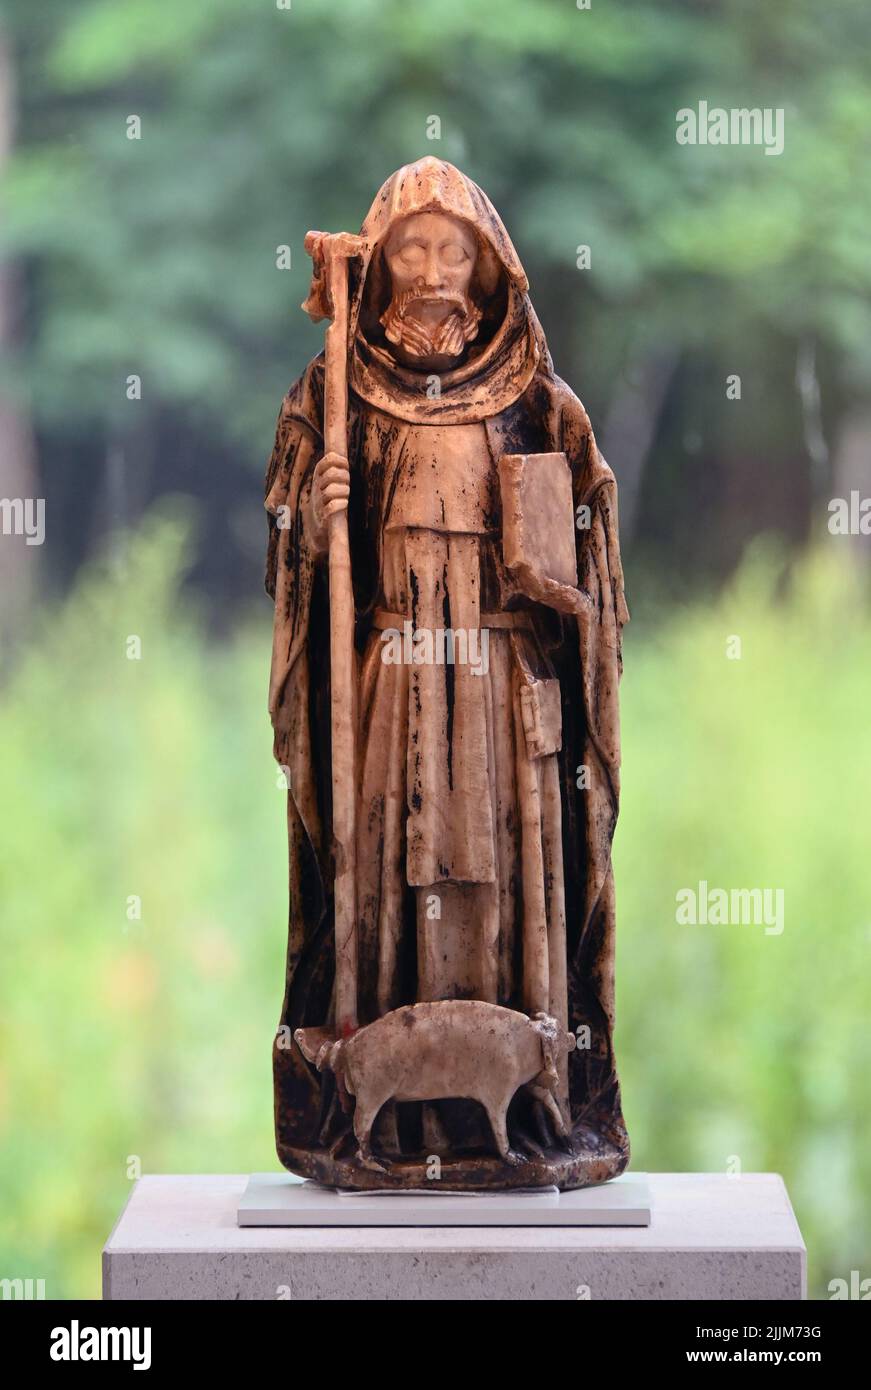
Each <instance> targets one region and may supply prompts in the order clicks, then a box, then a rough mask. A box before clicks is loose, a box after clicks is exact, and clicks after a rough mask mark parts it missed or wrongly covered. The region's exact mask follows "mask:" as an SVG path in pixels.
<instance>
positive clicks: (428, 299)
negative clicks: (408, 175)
mask: <svg viewBox="0 0 871 1390" xmlns="http://www.w3.org/2000/svg"><path fill="white" fill-rule="evenodd" d="M477 253H478V246H477V242H476V240H475V237H474V235H473V233H472V231H471V229H470V228H469V227H467V226H466V224H465V223H463V222H461V221H460V220H459V219H458V218H455V217H449V216H447V215H445V214H443V213H435V212H422V213H417V214H415V215H414V216H413V217H407V218H406V219H405V220H404V221H403V222H401V223H400V224H399V225H398V226H397V227H395V228H394V230H393V232H392V233H391V235H390V236H389V238H388V240H387V244H386V246H385V249H384V255H385V259H386V261H387V267H388V269H389V271H390V278H391V287H392V292H393V294H392V298H391V301H390V304H389V305H388V307H387V310H386V312H385V313H384V314H383V315H382V318H381V323H382V324H383V326H384V332H385V334H386V337H387V340H388V342H390V343H392V344H393V346H394V349H395V352H396V356H397V357H398V358H399V359H400V360H401V361H404V362H406V363H408V364H409V365H411V366H415V367H419V368H422V369H426V368H434V369H436V370H443V369H444V368H445V367H449V366H452V365H454V364H455V363H456V362H457V360H458V359H459V357H460V356H461V355H462V353H463V351H464V350H465V347H466V344H467V343H469V342H471V341H472V339H473V338H474V337H475V336H476V334H477V332H478V324H479V322H480V319H481V310H480V309H479V308H478V307H477V305H476V304H475V303H474V302H473V301H472V299H471V297H470V295H469V285H470V283H471V279H472V274H473V272H474V269H475V261H476V259H477Z"/></svg>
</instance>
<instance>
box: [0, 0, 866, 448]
mask: <svg viewBox="0 0 871 1390" xmlns="http://www.w3.org/2000/svg"><path fill="white" fill-rule="evenodd" d="M6 9H7V16H8V18H7V23H8V26H9V31H10V34H11V36H12V38H13V41H14V42H15V43H16V47H17V61H18V67H19V84H18V85H19V102H20V105H21V126H20V130H19V138H18V148H17V150H16V152H15V154H14V156H13V160H12V164H11V167H10V170H9V175H8V178H7V180H6V187H5V191H4V194H3V197H4V205H5V212H6V218H5V229H4V232H3V236H2V245H3V246H4V247H5V248H6V249H7V250H8V251H9V252H10V253H12V254H17V255H19V256H21V257H24V258H26V261H27V263H28V265H29V267H30V272H31V277H32V284H33V293H34V295H35V299H36V303H37V305H38V325H37V329H36V332H35V333H34V334H33V335H32V337H31V338H30V340H29V341H28V342H26V343H25V344H23V345H22V349H21V352H20V354H19V356H18V358H17V361H16V363H14V364H10V368H9V370H10V372H12V371H13V370H14V374H15V379H17V380H18V382H19V385H20V386H21V388H22V390H24V391H26V392H28V393H29V395H30V396H31V398H32V403H33V409H34V411H35V412H36V413H37V416H38V418H39V419H40V421H41V422H43V423H44V424H45V425H46V426H48V425H51V424H54V425H55V426H57V425H59V424H63V425H64V426H65V427H66V429H67V430H69V429H70V427H75V426H76V425H77V424H81V423H83V422H87V423H90V424H93V423H94V422H97V421H99V422H100V423H101V425H102V426H103V428H105V429H107V430H110V431H111V430H112V429H115V430H118V431H126V432H129V431H130V430H131V429H132V428H133V426H132V423H131V412H130V410H129V408H128V404H127V402H126V401H125V399H124V394H123V390H122V389H121V383H122V382H123V379H124V377H125V376H126V374H127V372H128V371H135V372H137V373H139V374H140V375H141V376H142V379H143V383H144V391H145V395H144V399H145V400H147V401H150V402H151V408H152V409H153V408H154V407H155V406H156V405H158V404H159V405H162V406H163V407H165V408H166V407H170V406H176V407H180V408H183V409H184V410H185V411H190V412H191V413H193V414H194V415H195V416H196V418H197V420H198V422H199V426H200V428H201V429H202V431H203V432H204V433H205V434H208V432H209V431H211V432H212V433H213V434H214V435H215V437H218V438H220V439H224V440H226V439H228V438H229V439H232V440H234V441H236V443H237V447H238V448H239V450H240V451H241V455H242V456H243V457H246V458H248V459H250V460H253V461H256V465H257V467H260V464H261V460H262V456H263V451H264V445H265V444H267V443H268V435H269V429H270V427H271V422H272V420H273V419H274V416H275V411H276V409H277V402H278V401H279V400H280V397H281V395H282V394H283V392H284V390H285V389H286V387H287V385H288V384H289V382H290V381H291V380H292V379H293V378H294V377H295V376H296V375H298V374H299V372H300V370H301V369H302V367H303V365H304V364H305V362H306V360H307V359H308V358H309V357H311V356H312V355H313V353H314V352H315V351H317V349H318V347H319V346H320V333H319V331H318V330H317V329H314V328H312V327H311V326H310V325H307V324H306V323H305V321H304V319H303V316H302V315H301V314H299V313H298V312H296V306H297V305H298V304H299V303H300V301H301V300H302V299H303V298H304V296H305V292H306V288H307V281H308V276H309V265H308V260H307V257H306V256H305V254H304V252H303V247H302V243H303V237H304V235H305V232H306V231H307V230H308V228H309V227H310V226H311V225H312V224H315V225H321V226H323V227H325V228H327V229H330V230H335V229H338V228H340V227H346V228H350V229H354V228H356V227H357V226H358V225H359V223H360V221H361V218H362V216H363V213H364V212H365V210H366V209H367V208H368V206H369V204H370V202H371V200H372V198H373V196H374V194H375V192H376V190H377V189H378V187H379V186H380V184H381V182H382V181H383V179H384V178H385V177H386V176H387V174H389V173H390V172H391V171H392V170H393V169H395V168H397V167H398V166H399V165H401V164H403V163H406V162H407V161H409V160H412V159H417V158H419V157H420V156H421V155H424V154H437V155H440V156H442V157H444V158H447V159H449V160H452V161H454V162H456V163H459V164H460V165H461V166H462V167H463V168H464V169H465V171H466V172H467V173H469V174H470V175H471V176H472V177H473V178H475V179H477V180H478V181H479V182H480V183H481V184H482V186H483V187H485V188H486V190H487V192H488V193H489V194H490V196H491V197H492V199H493V201H494V202H495V204H496V206H497V207H498V208H499V210H500V212H501V213H502V215H503V217H504V219H505V222H506V224H507V226H508V227H509V229H510V231H511V233H512V236H513V237H514V239H515V241H516V243H517V246H518V248H519V250H520V253H521V257H522V258H523V259H524V261H525V262H526V264H527V268H528V269H529V270H530V271H531V273H532V284H533V297H534V299H535V302H536V304H537V307H538V309H539V311H540V313H541V316H542V318H543V322H544V326H545V329H546V331H547V332H548V334H549V335H550V336H551V338H552V345H555V347H556V348H557V351H558V360H559V361H560V363H561V370H562V374H563V375H564V376H566V377H567V379H569V380H570V381H572V382H573V383H574V384H576V385H578V387H579V389H580V391H581V393H582V394H584V396H585V398H590V399H592V401H593V402H594V403H595V404H596V405H598V403H599V399H600V397H606V396H607V394H608V389H609V388H610V386H611V385H612V383H613V379H614V376H615V373H616V372H618V371H619V370H621V369H622V368H623V367H624V366H625V365H626V362H627V358H628V359H629V361H630V364H634V363H636V362H637V360H638V359H639V358H642V359H643V358H644V357H645V355H646V354H647V353H648V352H650V351H662V350H664V349H666V348H669V347H670V348H673V349H674V350H675V351H677V352H678V353H689V354H702V356H703V357H711V356H713V357H714V358H716V359H717V361H718V366H717V372H716V393H714V392H713V391H712V399H713V397H714V394H716V397H717V399H719V397H721V396H722V388H721V382H722V376H723V374H724V372H721V371H720V369H719V358H720V357H722V359H723V360H724V361H731V363H732V367H731V370H736V369H737V368H736V367H735V361H736V357H737V359H738V360H739V361H740V362H742V363H746V369H747V370H748V372H749V370H750V368H751V365H752V367H753V369H754V370H755V371H756V373H757V379H758V380H759V382H760V386H761V385H762V383H764V386H765V390H764V391H763V390H759V391H757V393H756V396H755V398H754V400H753V401H752V402H750V403H749V405H748V408H746V409H745V410H743V411H742V412H740V419H741V425H742V438H743V439H744V440H746V441H749V440H752V439H754V438H756V439H758V438H759V437H760V431H762V432H764V431H765V430H766V428H767V427H768V422H769V421H770V420H771V416H772V406H773V393H774V392H776V391H778V390H779V389H780V383H779V381H778V380H777V377H776V374H775V375H774V379H772V377H771V375H770V368H769V367H768V366H767V365H766V359H770V358H771V357H772V356H774V357H777V356H782V355H783V353H784V352H786V353H787V355H788V354H789V353H790V352H791V351H792V350H793V349H794V346H795V344H796V343H797V342H798V341H800V340H802V339H803V338H805V337H810V338H812V339H813V340H814V341H815V342H819V344H820V357H821V360H822V366H823V370H825V372H826V373H827V376H828V377H829V378H830V379H831V384H832V389H833V390H834V389H837V391H838V392H839V393H840V395H839V403H841V402H842V399H849V398H850V396H851V395H855V394H861V395H863V396H864V395H865V394H866V386H867V379H868V377H869V374H871V293H869V291H871V260H869V257H868V254H867V226H868V221H869V212H871V193H869V188H868V183H867V180H866V179H865V178H864V177H863V171H864V161H865V134H866V132H867V129H868V125H869V119H871V91H869V87H868V83H867V74H866V59H867V48H868V41H869V36H871V24H869V18H868V10H867V5H866V3H865V0H832V3H828V4H826V5H825V6H824V7H823V9H822V10H821V8H820V6H819V4H818V3H816V0H780V3H779V4H778V5H777V6H773V7H770V8H769V9H767V10H766V9H765V8H764V7H762V6H760V5H759V4H758V3H757V0H716V2H715V0H710V3H707V2H706V0H661V3H658V4H657V5H655V6H651V5H650V4H648V3H647V0H625V2H624V3H622V4H620V5H619V6H608V5H599V4H596V5H595V6H594V7H593V9H592V10H590V11H579V10H578V9H577V8H576V7H575V5H574V4H573V3H571V0H536V3H534V4H531V3H529V0H500V3H499V4H498V6H491V5H480V6H475V5H469V4H468V3H467V0H437V3H436V2H435V0H421V3H415V4H409V3H407V0H293V5H292V8H288V9H279V8H278V7H277V6H276V4H275V3H274V0H261V2H259V3H256V4H252V3H250V0H247V3H246V0H186V3H185V4H184V5H179V4H178V3H177V0H84V2H83V3H80V4H78V5H77V6H76V7H75V8H74V9H73V10H72V12H71V10H70V7H69V5H68V3H67V0H43V3H42V4H41V5H40V6H38V7H36V6H34V5H32V4H31V3H30V0H7V6H6ZM702 98H704V99H705V100H707V101H708V102H709V104H710V105H711V106H715V105H718V104H719V105H722V106H725V107H731V106H739V107H740V106H754V105H758V106H770V107H783V108H784V109H785V112H786V116H785V120H786V147H785V150H784V153H783V154H782V155H780V156H778V157H776V158H767V157H765V156H764V154H763V151H762V149H761V148H759V147H758V146H756V147H753V146H749V147H732V148H729V149H723V148H715V147H711V146H707V147H704V146H698V147H694V148H688V147H680V146H678V145H677V144H676V142H675V113H676V111H677V110H678V109H680V108H682V107H684V106H687V105H690V106H693V107H695V106H696V105H697V103H698V101H699V100H700V99H702ZM131 114H136V115H138V116H140V117H141V120H142V138H141V139H140V140H136V141H131V140H128V139H127V138H126V121H127V118H128V116H129V115H131ZM431 115H437V116H438V117H439V119H440V121H441V138H440V139H438V140H431V139H428V138H427V133H426V132H427V118H428V117H429V116H431ZM581 243H583V244H587V245H589V246H590V247H591V248H592V265H591V268H590V270H589V272H585V273H583V274H580V273H578V271H577V269H576V265H575V260H576V247H577V246H578V245H579V244H581ZM281 244H289V245H290V246H291V248H292V250H293V267H292V269H291V270H289V271H286V272H284V273H282V274H278V273H277V272H276V268H275V256H276V247H277V246H278V245H281ZM728 369H729V368H724V371H725V370H728ZM47 382H51V384H52V389H51V390H46V389H44V388H45V383H47ZM791 387H792V383H791V380H790V379H789V377H787V383H786V394H784V395H783V397H782V398H780V399H778V400H777V402H776V410H775V416H776V418H777V420H778V421H779V422H782V419H783V416H784V415H785V414H789V413H790V412H792V413H794V412H795V411H796V409H797V405H796V401H795V399H794V396H792V395H791V394H790V393H791ZM588 403H589V401H588ZM733 416H734V412H733ZM735 418H737V417H735ZM265 421H268V422H269V423H268V424H265V423H264V422H265Z"/></svg>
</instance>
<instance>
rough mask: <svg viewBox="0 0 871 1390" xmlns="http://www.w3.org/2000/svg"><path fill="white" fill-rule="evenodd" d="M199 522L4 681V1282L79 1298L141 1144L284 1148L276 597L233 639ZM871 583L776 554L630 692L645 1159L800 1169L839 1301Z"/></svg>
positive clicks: (693, 614) (860, 1059)
mask: <svg viewBox="0 0 871 1390" xmlns="http://www.w3.org/2000/svg"><path fill="white" fill-rule="evenodd" d="M189 525H190V518H189V516H188V515H187V514H186V509H185V508H184V507H183V506H182V504H181V503H180V502H179V503H177V504H174V505H173V507H172V508H171V509H169V511H168V514H166V515H163V516H160V517H155V518H152V519H151V520H150V522H149V524H148V525H147V526H146V527H145V528H144V529H143V530H142V531H141V532H140V533H138V534H135V535H131V536H128V537H121V538H118V539H117V541H116V546H115V549H114V552H113V554H112V555H111V556H110V557H109V559H107V560H106V561H104V562H102V563H101V564H98V565H94V566H92V568H91V569H90V570H89V571H88V572H87V573H86V574H85V575H84V576H83V577H82V580H81V582H80V584H79V587H78V589H77V591H76V592H75V594H74V595H73V596H72V597H71V598H70V599H69V600H68V601H67V602H66V603H65V604H64V605H63V606H62V607H59V608H57V609H56V610H55V611H52V612H46V613H45V615H44V618H43V620H42V623H41V626H40V628H39V629H38V630H37V631H35V632H34V633H33V634H32V637H31V640H30V643H29V648H28V651H27V652H26V654H25V656H24V659H23V660H22V662H21V664H20V665H19V667H18V669H17V671H16V672H15V674H14V675H13V677H12V679H11V680H10V681H9V683H8V685H7V686H6V688H5V689H4V690H3V692H2V695H0V717H2V720H3V723H4V727H5V728H6V729H7V731H14V737H13V736H12V732H9V733H7V740H6V754H7V756H6V757H5V758H4V760H3V764H2V772H0V798H2V803H3V805H4V806H5V807H6V808H7V816H6V824H5V829H4V838H5V842H6V843H5V847H4V848H5V853H4V856H3V868H2V883H0V892H2V896H3V898H4V901H5V921H4V933H3V953H4V969H3V971H2V974H0V1058H2V1061H0V1212H2V1216H0V1221H2V1226H3V1229H2V1234H0V1273H3V1274H4V1275H9V1276H12V1275H15V1276H20V1277H28V1276H29V1277H33V1278H45V1279H46V1280H47V1284H48V1288H47V1292H48V1295H49V1296H50V1297H51V1296H55V1297H57V1296H61V1297H63V1296H80V1295H82V1294H91V1295H95V1296H96V1295H97V1294H98V1291H99V1257H98V1252H99V1248H100V1245H101V1243H102V1241H103V1240H104V1239H105V1237H106V1236H107V1235H108V1232H109V1230H110V1229H111V1226H112V1224H113V1221H114V1219H115V1217H116V1216H117V1213H118V1209H119V1207H120V1204H121V1203H122V1202H123V1200H124V1199H125V1196H126V1194H127V1192H128V1191H129V1186H130V1181H129V1176H128V1173H129V1172H132V1171H133V1170H132V1169H131V1168H130V1166H129V1165H130V1164H131V1163H132V1162H134V1161H136V1159H138V1161H139V1162H140V1163H141V1167H142V1170H143V1171H145V1172H162V1171H188V1172H203V1171H213V1172H232V1171H238V1172H246V1171H251V1170H257V1169H266V1168H270V1167H274V1166H275V1163H276V1160H275V1158H274V1152H273V1146H272V1113H271V1072H270V1046H271V1037H272V1029H273V1026H274V1024H275V1023H276V1021H277V1019H278V1014H279V1007H280V1002H281V1001H280V993H281V986H282V979H283V960H284V944H285V943H284V938H285V932H284V921H285V910H286V903H285V891H286V889H285V885H286V879H285V873H284V865H285V853H286V846H285V832H284V793H283V791H282V789H281V788H280V787H279V785H278V778H277V775H276V769H275V767H274V765H273V763H272V760H271V755H270V753H271V742H270V733H269V729H268V722H267V719H266V715H265V712H264V699H265V687H266V676H267V661H268V649H269V635H268V628H269V613H268V606H267V605H266V604H264V609H263V612H262V615H261V616H260V617H258V618H255V619H252V621H251V623H250V624H249V625H248V626H247V627H246V628H245V629H244V630H242V631H240V632H239V633H238V635H237V636H236V637H235V639H234V640H232V641H231V642H229V643H227V644H223V645H220V646H213V645H210V643H209V642H208V640H207V639H206V638H205V637H204V636H203V627H202V624H201V622H200V621H199V619H198V615H197V614H196V612H195V611H192V610H191V609H190V607H189V605H187V604H185V603H183V602H180V600H179V591H178V586H179V579H180V574H181V570H182V557H183V555H184V554H185V553H186V549H187V547H186V544H185V536H186V534H187V531H188V529H189ZM860 600H861V594H860V592H859V591H858V588H857V580H856V578H855V576H854V574H853V571H852V570H851V569H850V568H849V567H848V566H847V565H846V563H845V562H844V561H842V559H841V558H840V555H839V553H838V552H836V551H833V550H831V549H830V550H829V552H828V553H826V554H823V553H817V554H816V555H812V556H810V557H809V558H808V559H807V560H806V561H805V562H804V563H803V564H802V565H801V566H800V567H798V568H797V569H795V570H793V571H792V573H790V574H788V575H786V576H785V574H784V567H783V564H782V561H781V559H780V557H779V556H778V554H777V553H776V551H760V552H759V553H757V554H755V555H753V556H751V557H750V558H749V559H748V562H747V564H746V565H745V567H744V568H743V570H742V571H741V573H740V574H739V576H738V577H737V579H736V582H735V583H734V584H733V585H732V586H731V587H730V588H729V589H728V590H727V591H726V592H725V593H724V594H723V596H722V598H721V599H720V601H719V602H718V603H717V604H716V606H713V607H711V606H707V605H705V606H703V605H699V604H694V605H690V606H687V607H686V608H685V609H684V610H682V611H676V612H673V613H672V614H671V615H670V616H669V617H668V618H667V620H665V621H664V622H663V623H662V624H660V625H659V626H657V627H656V628H654V629H650V630H637V629H633V628H632V627H630V628H629V629H628V632H627V642H626V677H625V680H624V688H623V711H624V737H625V769H626V774H625V783H624V797H623V811H622V816H621V821H620V824H619V826H618V833H617V845H616V870H617V892H618V924H619V925H618V1001H617V1004H618V1028H617V1049H618V1061H619V1065H620V1070H621V1075H622V1078H623V1085H624V1093H625V1107H626V1114H627V1119H628V1124H629V1128H630V1134H631V1137H632V1142H633V1164H634V1166H635V1167H636V1168H639V1169H650V1170H657V1169H662V1170H677V1171H686V1170H690V1171H691V1170H695V1169H702V1170H713V1171H726V1170H727V1167H728V1166H729V1164H730V1162H734V1159H733V1156H735V1157H737V1159H738V1160H739V1162H740V1165H741V1167H742V1169H743V1170H744V1171H745V1172H749V1171H757V1170H777V1171H779V1172H781V1173H782V1174H783V1175H784V1177H785V1179H786V1181H787V1184H788V1187H789V1191H790V1194H791V1196H792V1198H793V1201H794V1203H795V1206H796V1209H797V1214H798V1217H799V1221H800V1224H801V1227H802V1231H803V1233H804V1235H805V1238H806V1240H807V1243H808V1247H809V1254H810V1281H811V1292H812V1294H815V1295H816V1296H823V1297H825V1296H826V1285H827V1282H828V1280H829V1279H830V1278H832V1277H835V1276H842V1277H846V1278H849V1271H850V1270H851V1269H852V1268H857V1269H860V1270H862V1271H863V1272H864V1274H865V1275H867V1273H868V1258H869V1253H871V1244H869V1230H871V1104H869V1101H871V1096H869V1081H868V1078H869V1075H871V1055H869V1035H868V1029H867V1017H868V1005H869V987H868V979H867V960H868V949H869V943H871V890H869V884H868V879H867V827H866V824H865V820H864V817H863V808H864V807H865V805H866V803H867V789H868V777H869V771H871V728H869V725H868V722H867V719H866V718H865V703H866V702H865V700H864V699H863V696H864V695H865V693H866V692H867V686H868V680H869V675H871V618H869V615H868V610H867V606H866V607H864V609H863V604H862V602H861V601H860ZM735 634H737V635H740V637H741V639H742V656H741V659H740V660H729V659H727V656H726V642H727V638H728V637H730V636H731V635H735ZM131 635H136V636H138V637H140V638H141V641H142V653H141V659H139V660H131V659H128V656H127V650H128V647H127V643H128V638H129V637H130V636H131ZM845 652H849V660H847V659H846V658H845V655H844V654H845ZM835 674H837V679H833V677H834V676H835ZM760 709H764V710H766V711H768V712H769V713H768V714H767V715H766V717H765V718H764V719H762V718H760V713H759V711H760ZM47 711H53V717H50V718H49V717H47ZM701 879H706V880H708V881H709V883H710V884H711V886H712V887H713V886H722V887H736V886H741V887H752V886H758V887H782V888H784V890H785V903H786V912H785V930H784V931H783V934H782V935H781V936H774V935H766V934H765V933H764V930H763V928H762V927H753V926H729V927H725V926H723V927H713V926H696V927H689V926H678V925H677V924H676V921H675V894H676V892H677V890H678V889H679V888H682V887H695V886H696V885H697V884H698V882H699V880H701ZM131 895H138V896H139V897H140V898H141V902H142V916H141V922H137V921H135V920H134V921H129V920H128V915H127V914H128V899H129V898H130V897H131Z"/></svg>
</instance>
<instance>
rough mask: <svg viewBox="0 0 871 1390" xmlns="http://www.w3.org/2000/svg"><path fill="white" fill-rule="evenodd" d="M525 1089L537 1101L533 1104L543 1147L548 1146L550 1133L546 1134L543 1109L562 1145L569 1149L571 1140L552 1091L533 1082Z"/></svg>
mask: <svg viewBox="0 0 871 1390" xmlns="http://www.w3.org/2000/svg"><path fill="white" fill-rule="evenodd" d="M527 1090H528V1091H529V1092H530V1094H531V1095H532V1096H533V1097H534V1099H535V1101H537V1102H538V1104H537V1105H535V1106H534V1109H535V1115H536V1120H537V1122H538V1126H539V1131H540V1133H541V1137H542V1142H543V1143H544V1144H545V1147H547V1148H549V1147H550V1143H551V1140H550V1135H549V1134H547V1126H546V1124H545V1118H544V1111H547V1114H548V1115H549V1116H550V1119H551V1123H552V1124H553V1127H554V1130H555V1132H556V1134H557V1137H558V1138H559V1139H560V1140H562V1147H563V1148H567V1149H569V1150H571V1141H570V1139H569V1132H568V1130H567V1128H566V1122H565V1120H564V1119H563V1114H562V1111H561V1110H560V1108H559V1105H558V1103H557V1100H556V1097H555V1096H554V1094H553V1092H552V1091H549V1090H548V1089H547V1087H546V1086H536V1085H535V1084H534V1083H530V1084H529V1085H528V1086H527Z"/></svg>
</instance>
